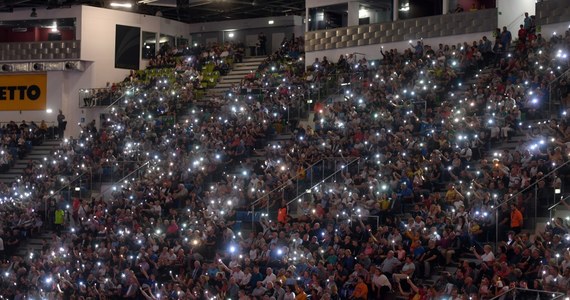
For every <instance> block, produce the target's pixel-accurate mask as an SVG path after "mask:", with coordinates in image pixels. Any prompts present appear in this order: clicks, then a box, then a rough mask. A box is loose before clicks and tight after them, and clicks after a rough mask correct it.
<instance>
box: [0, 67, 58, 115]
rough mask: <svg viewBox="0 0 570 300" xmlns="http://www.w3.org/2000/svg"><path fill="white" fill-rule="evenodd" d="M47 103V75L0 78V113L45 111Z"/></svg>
mask: <svg viewBox="0 0 570 300" xmlns="http://www.w3.org/2000/svg"><path fill="white" fill-rule="evenodd" d="M46 102H47V75H46V74H23V75H4V76H0V111H2V110H4V111H5V110H45V109H46Z"/></svg>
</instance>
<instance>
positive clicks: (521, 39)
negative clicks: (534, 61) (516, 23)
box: [519, 24, 528, 44]
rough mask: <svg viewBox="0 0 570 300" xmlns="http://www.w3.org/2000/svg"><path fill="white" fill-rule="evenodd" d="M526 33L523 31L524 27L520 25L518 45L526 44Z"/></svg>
mask: <svg viewBox="0 0 570 300" xmlns="http://www.w3.org/2000/svg"><path fill="white" fill-rule="evenodd" d="M527 34H528V32H527V31H526V29H524V26H523V25H522V24H521V26H520V28H519V42H520V43H523V44H524V43H525V42H526V36H527Z"/></svg>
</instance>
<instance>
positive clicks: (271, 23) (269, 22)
mask: <svg viewBox="0 0 570 300" xmlns="http://www.w3.org/2000/svg"><path fill="white" fill-rule="evenodd" d="M274 23H275V21H273V20H269V21H267V24H269V25H273V24H274Z"/></svg>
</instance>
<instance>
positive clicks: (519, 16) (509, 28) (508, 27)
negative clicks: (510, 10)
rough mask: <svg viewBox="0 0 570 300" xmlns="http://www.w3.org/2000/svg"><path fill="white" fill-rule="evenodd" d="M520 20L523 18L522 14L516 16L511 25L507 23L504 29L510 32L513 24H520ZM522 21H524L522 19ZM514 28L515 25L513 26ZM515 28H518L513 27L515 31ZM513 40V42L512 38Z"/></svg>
mask: <svg viewBox="0 0 570 300" xmlns="http://www.w3.org/2000/svg"><path fill="white" fill-rule="evenodd" d="M521 18H524V14H520V15H518V16H517V17H516V18H515V19H514V20H513V21H511V23H509V25H507V26H506V27H507V30H508V31H511V29H512V26H513V24H515V23H520V22H519V20H520V19H521ZM523 21H524V19H523ZM515 26H516V25H515ZM517 28H518V27H515V28H514V29H515V30H516V29H517ZM513 31H514V30H513ZM517 36H518V35H517ZM513 40H514V38H513Z"/></svg>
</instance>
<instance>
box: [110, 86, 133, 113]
mask: <svg viewBox="0 0 570 300" xmlns="http://www.w3.org/2000/svg"><path fill="white" fill-rule="evenodd" d="M134 90H135V87H134V86H132V87H130V88H128V89H126V90H125V92H124V93H123V94H122V95H121V97H119V98H117V99H116V100H115V101H113V102H111V104H109V105H108V106H107V107H105V110H111V109H112V108H113V106H115V105H116V104H117V103H118V102H119V101H121V100H123V98H125V96H127V94H128V92H129V91H133V92H134Z"/></svg>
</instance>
